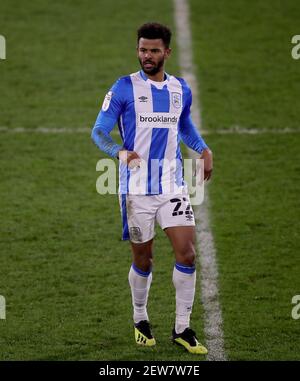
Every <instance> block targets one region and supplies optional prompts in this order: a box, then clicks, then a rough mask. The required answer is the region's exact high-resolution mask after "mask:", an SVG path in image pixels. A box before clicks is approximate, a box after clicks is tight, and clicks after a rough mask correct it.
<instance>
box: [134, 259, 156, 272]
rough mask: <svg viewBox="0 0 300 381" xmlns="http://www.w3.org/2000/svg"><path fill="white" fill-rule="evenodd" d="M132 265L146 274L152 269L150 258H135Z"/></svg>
mask: <svg viewBox="0 0 300 381" xmlns="http://www.w3.org/2000/svg"><path fill="white" fill-rule="evenodd" d="M134 264H135V265H136V267H137V268H138V269H140V270H142V271H145V272H148V271H151V269H152V257H148V256H140V257H138V258H137V257H135V259H134Z"/></svg>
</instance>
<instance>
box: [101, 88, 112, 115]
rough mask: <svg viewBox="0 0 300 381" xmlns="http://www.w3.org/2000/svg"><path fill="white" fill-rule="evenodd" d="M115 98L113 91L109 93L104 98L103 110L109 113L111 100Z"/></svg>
mask: <svg viewBox="0 0 300 381" xmlns="http://www.w3.org/2000/svg"><path fill="white" fill-rule="evenodd" d="M112 96H113V93H112V91H109V92H108V93H107V94H106V95H105V98H104V101H103V104H102V110H103V111H107V110H108V108H109V105H110V101H111V98H112Z"/></svg>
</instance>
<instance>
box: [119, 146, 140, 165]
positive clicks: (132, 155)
mask: <svg viewBox="0 0 300 381" xmlns="http://www.w3.org/2000/svg"><path fill="white" fill-rule="evenodd" d="M118 157H119V159H120V160H121V161H122V163H124V164H126V165H128V167H129V168H130V169H132V168H135V167H139V166H140V164H141V158H140V157H139V155H138V154H137V153H136V152H134V151H127V150H120V151H119V153H118Z"/></svg>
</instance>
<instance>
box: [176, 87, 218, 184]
mask: <svg viewBox="0 0 300 381" xmlns="http://www.w3.org/2000/svg"><path fill="white" fill-rule="evenodd" d="M191 104H192V94H191V91H190V90H189V92H188V96H187V101H186V104H185V106H184V109H183V111H182V114H181V116H180V121H179V134H180V137H181V139H182V141H183V142H184V143H185V144H186V145H187V146H188V147H189V148H191V149H192V150H194V151H196V152H198V153H199V154H200V159H203V160H204V180H209V179H210V177H211V175H212V171H213V154H212V151H211V150H210V148H209V147H208V146H207V144H206V143H205V141H204V139H203V138H202V136H201V135H200V133H199V131H198V130H197V128H196V127H195V125H194V123H193V121H192V118H191V112H190V107H191Z"/></svg>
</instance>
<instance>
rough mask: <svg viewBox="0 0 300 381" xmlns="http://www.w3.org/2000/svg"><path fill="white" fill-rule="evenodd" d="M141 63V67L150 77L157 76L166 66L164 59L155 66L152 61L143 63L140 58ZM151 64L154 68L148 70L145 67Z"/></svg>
mask: <svg viewBox="0 0 300 381" xmlns="http://www.w3.org/2000/svg"><path fill="white" fill-rule="evenodd" d="M139 61H140V65H141V68H142V69H143V71H144V72H145V73H146V74H149V75H155V74H157V73H158V72H159V71H160V70H161V68H162V67H163V66H164V62H165V60H164V58H162V59H161V60H160V61H158V62H157V64H155V63H154V62H153V61H150V60H148V61H147V60H145V61H144V62H142V60H141V59H140V58H139ZM149 62H150V63H151V64H153V66H152V68H151V69H147V68H146V67H145V64H146V63H149Z"/></svg>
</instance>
